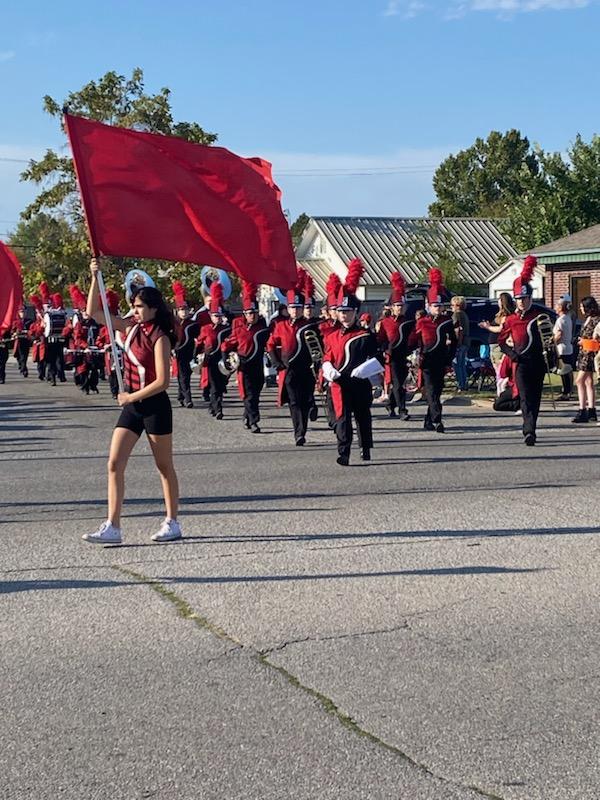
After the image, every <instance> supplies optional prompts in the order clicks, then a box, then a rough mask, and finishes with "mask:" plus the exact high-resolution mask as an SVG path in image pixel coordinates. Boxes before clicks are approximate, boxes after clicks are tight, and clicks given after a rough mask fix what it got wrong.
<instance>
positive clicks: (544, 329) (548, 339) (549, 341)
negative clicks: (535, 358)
mask: <svg viewBox="0 0 600 800" xmlns="http://www.w3.org/2000/svg"><path fill="white" fill-rule="evenodd" d="M535 321H536V323H537V327H538V332H539V334H540V339H541V340H542V351H543V353H544V364H545V365H546V374H547V375H548V386H549V388H550V399H551V400H552V408H553V409H554V410H555V411H556V403H555V401H554V391H553V390H552V377H551V375H550V355H551V354H552V356H554V355H555V351H554V326H553V325H552V320H551V319H550V317H549V316H548V314H538V316H537V317H536V320H535ZM554 360H555V359H554V358H553V361H554Z"/></svg>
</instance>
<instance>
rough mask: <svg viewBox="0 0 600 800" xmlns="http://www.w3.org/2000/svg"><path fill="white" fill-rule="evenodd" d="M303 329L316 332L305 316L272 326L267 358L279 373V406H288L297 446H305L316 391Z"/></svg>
mask: <svg viewBox="0 0 600 800" xmlns="http://www.w3.org/2000/svg"><path fill="white" fill-rule="evenodd" d="M306 330H315V326H314V324H313V323H312V322H311V321H310V320H307V319H305V318H304V317H301V318H300V319H295V320H291V319H284V320H280V321H279V322H276V323H275V326H274V327H273V329H272V332H271V336H270V338H269V341H268V342H267V350H268V352H269V358H270V359H271V363H272V364H273V365H274V366H275V367H276V368H277V370H278V373H277V384H278V386H279V405H285V404H286V403H287V404H288V405H289V408H290V416H291V418H292V424H293V426H294V438H295V440H296V443H297V444H300V443H301V444H304V438H305V437H306V428H307V426H308V412H309V408H310V401H311V397H312V396H313V394H314V391H315V377H314V374H313V371H312V363H313V362H312V358H311V355H310V351H309V349H308V346H307V344H306V339H305V338H304V332H305V331H306Z"/></svg>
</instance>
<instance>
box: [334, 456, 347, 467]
mask: <svg viewBox="0 0 600 800" xmlns="http://www.w3.org/2000/svg"><path fill="white" fill-rule="evenodd" d="M335 463H336V464H339V465H340V467H347V466H348V465H349V464H350V459H349V458H348V456H338V457H337V458H336V460H335Z"/></svg>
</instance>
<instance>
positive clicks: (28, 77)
mask: <svg viewBox="0 0 600 800" xmlns="http://www.w3.org/2000/svg"><path fill="white" fill-rule="evenodd" d="M7 6H8V7H7ZM599 30H600V3H599V2H598V0H363V2H359V1H358V0H347V2H341V0H319V1H318V2H316V1H315V0H304V2H302V3H295V2H291V0H290V1H288V0H278V1H277V2H276V1H275V0H253V2H237V1H236V2H231V1H230V0H220V2H212V1H211V0H196V2H184V0H171V2H170V3H165V2H164V1H163V2H157V1H156V0H147V1H146V2H127V1H126V0H122V1H121V2H116V1H115V0H103V2H97V1H96V0H87V1H86V2H81V0H77V2H74V1H73V0H57V2H56V3H47V2H30V1H28V0H23V1H22V2H19V3H9V4H4V6H3V9H2V26H1V28H0V103H1V105H0V107H1V108H2V112H3V113H2V115H1V117H0V120H1V121H0V238H2V237H3V236H5V235H6V232H7V231H9V230H10V229H11V228H12V227H13V226H14V221H15V220H17V219H18V215H19V212H20V210H21V209H22V208H23V207H24V205H25V204H26V203H27V202H28V200H29V199H30V198H31V197H33V195H34V193H35V189H34V188H32V187H30V186H26V185H22V184H19V181H18V173H19V170H20V168H22V166H24V165H22V164H19V163H17V162H13V161H7V160H3V159H26V158H29V157H36V156H39V155H40V154H41V153H43V151H44V149H45V148H46V147H55V148H57V147H61V146H62V137H61V135H60V132H59V131H58V129H57V126H56V121H55V120H54V119H52V118H50V117H48V116H46V115H45V114H44V113H43V111H42V97H43V95H45V94H50V95H51V96H53V97H55V98H56V99H58V100H62V99H63V98H64V97H65V96H66V94H67V93H68V92H69V91H70V90H76V89H78V88H80V87H81V86H82V85H83V84H84V83H85V82H87V81H88V80H91V79H94V78H98V77H100V76H101V75H102V74H104V73H105V72H106V71H108V70H110V69H114V70H116V71H118V72H120V73H122V74H126V75H128V74H129V73H130V72H131V70H132V68H133V67H136V66H140V67H142V68H143V70H144V73H145V79H146V86H147V88H148V90H150V91H156V90H158V89H159V88H160V87H162V86H168V87H170V89H171V90H172V102H173V108H174V112H175V116H176V118H178V119H187V120H195V121H197V122H199V123H200V124H201V125H202V126H203V127H205V128H206V129H207V130H211V131H215V132H217V133H218V134H219V143H220V144H221V145H223V146H225V147H228V148H230V149H231V150H233V151H235V152H238V153H240V154H242V155H260V156H263V157H265V158H268V159H269V160H271V161H272V162H273V165H274V173H275V177H276V179H277V181H278V183H279V185H280V186H281V188H282V190H283V193H284V196H283V204H284V206H285V207H286V208H288V209H289V210H290V213H291V215H292V217H295V216H297V215H298V214H299V213H300V212H302V211H306V212H307V213H309V214H315V215H316V214H331V215H334V214H340V215H361V214H362V215H390V216H392V215H393V216H420V215H424V214H426V212H427V205H428V203H429V202H431V200H432V199H433V191H432V188H431V178H432V174H433V169H434V167H435V166H436V165H437V164H439V162H440V161H441V160H442V159H443V158H444V157H445V155H447V154H448V153H449V152H455V151H457V150H459V149H461V148H463V147H467V146H469V145H470V144H471V143H472V142H473V140H474V139H475V137H477V136H483V137H485V136H487V134H488V133H489V131H490V130H493V129H496V130H502V131H504V130H507V129H509V128H512V127H516V128H518V129H520V130H521V131H522V132H523V133H524V134H526V135H527V136H529V138H530V139H531V140H532V141H535V142H538V143H539V144H540V145H541V146H542V147H544V148H545V149H550V150H564V149H565V148H566V147H567V146H568V144H569V142H570V141H572V139H573V137H574V136H575V134H576V133H577V132H580V133H581V134H582V135H583V136H584V138H586V139H589V138H590V137H591V136H592V134H594V133H595V132H597V131H598V130H599V128H600V126H599V125H598V124H597V121H596V115H597V109H598V108H599V105H600V104H599V100H600V97H599V94H600V89H599V82H598V76H599V74H600V48H599V47H598V44H597V32H598V31H599ZM386 168H393V169H394V171H388V172H387V174H381V172H382V171H385V170H386ZM340 172H342V173H344V174H341V175H340ZM332 173H335V174H332ZM346 173H350V174H346ZM355 173H358V174H355ZM315 176H316V177H315Z"/></svg>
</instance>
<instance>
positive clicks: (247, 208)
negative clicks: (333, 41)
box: [65, 114, 296, 287]
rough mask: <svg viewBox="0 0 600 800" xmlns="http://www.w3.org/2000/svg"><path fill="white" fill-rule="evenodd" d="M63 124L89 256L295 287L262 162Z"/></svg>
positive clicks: (153, 137) (284, 229) (288, 245)
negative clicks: (228, 273) (148, 261)
mask: <svg viewBox="0 0 600 800" xmlns="http://www.w3.org/2000/svg"><path fill="white" fill-rule="evenodd" d="M65 125H66V128H67V133H68V135H69V139H70V142H71V149H72V151H73V160H74V162H75V170H76V172H77V178H78V181H79V188H80V191H81V198H82V201H83V205H84V209H85V214H86V218H87V224H88V229H89V233H90V242H91V244H92V248H93V249H94V251H95V254H96V255H107V256H131V257H135V258H157V259H165V260H167V261H185V262H189V263H193V264H208V265H210V266H213V267H220V268H222V269H225V270H233V271H235V272H237V273H238V274H239V275H241V276H242V277H243V278H245V279H246V280H248V281H252V282H254V283H267V284H271V285H273V286H280V287H288V286H291V285H292V284H293V283H294V281H295V280H296V261H295V258H294V252H293V247H292V241H291V237H290V232H289V228H288V225H287V222H286V219H285V217H284V215H283V212H282V210H281V203H280V192H279V189H278V188H277V186H276V185H275V184H274V183H273V179H272V176H271V165H270V164H269V163H268V162H267V161H263V160H262V159H259V158H240V157H239V156H236V155H235V154H234V153H231V152H230V151H229V150H225V149H224V148H222V147H208V146H206V145H201V144H193V143H191V142H186V141H184V140H183V139H178V138H176V137H174V136H161V135H159V134H155V133H142V132H139V131H134V130H129V129H127V128H115V127H111V126H109V125H103V124H102V123H100V122H93V121H92V120H88V119H84V118H82V117H74V116H71V115H70V114H65Z"/></svg>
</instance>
